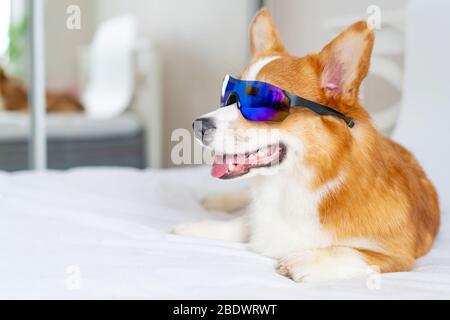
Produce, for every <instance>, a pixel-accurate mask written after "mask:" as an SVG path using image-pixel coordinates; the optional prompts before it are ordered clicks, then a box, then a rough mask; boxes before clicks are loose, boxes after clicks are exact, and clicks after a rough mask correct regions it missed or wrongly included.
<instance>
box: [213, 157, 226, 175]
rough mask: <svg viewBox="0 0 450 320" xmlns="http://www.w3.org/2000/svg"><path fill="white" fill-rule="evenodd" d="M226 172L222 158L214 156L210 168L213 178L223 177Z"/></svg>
mask: <svg viewBox="0 0 450 320" xmlns="http://www.w3.org/2000/svg"><path fill="white" fill-rule="evenodd" d="M227 172H228V165H227V163H226V161H224V157H223V156H215V157H214V161H213V164H212V168H211V175H212V176H213V177H214V178H220V177H222V176H224V175H225V174H226V173H227Z"/></svg>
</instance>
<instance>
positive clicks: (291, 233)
mask: <svg viewBox="0 0 450 320" xmlns="http://www.w3.org/2000/svg"><path fill="white" fill-rule="evenodd" d="M273 178H274V179H267V181H264V183H262V184H259V185H258V186H256V187H255V188H254V190H253V203H252V204H251V207H250V212H249V213H250V243H249V245H250V247H251V248H252V249H253V250H255V251H257V252H259V253H261V254H264V255H266V256H270V257H273V258H280V257H282V256H285V255H288V254H291V253H293V252H298V251H302V250H306V249H312V248H318V247H324V246H327V245H330V244H331V242H332V236H331V234H330V233H329V232H327V231H325V230H324V228H323V227H322V225H321V224H320V221H319V215H318V205H319V202H320V198H321V194H320V192H311V191H309V189H308V188H307V186H306V185H304V184H302V183H299V182H298V181H291V180H292V179H290V178H289V177H281V178H280V177H276V178H275V177H273Z"/></svg>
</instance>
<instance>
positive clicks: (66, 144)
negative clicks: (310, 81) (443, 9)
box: [0, 0, 407, 171]
mask: <svg viewBox="0 0 450 320" xmlns="http://www.w3.org/2000/svg"><path fill="white" fill-rule="evenodd" d="M31 1H32V0H31ZM372 4H373V1H365V0H358V1H357V0H345V1H326V0H314V1H313V0H277V1H270V0H269V1H257V0H228V1H218V0H186V1H177V0H164V1H163V0H126V1H125V0H46V1H44V38H45V42H44V46H43V47H44V53H45V54H44V57H45V68H44V71H45V87H46V89H47V92H48V94H47V99H46V101H47V108H48V111H49V112H48V114H47V117H46V128H47V130H46V138H47V142H48V146H47V149H48V150H47V164H48V167H49V168H55V169H66V168H72V167H78V166H131V167H136V168H146V167H154V168H160V167H171V166H173V163H172V161H171V159H170V153H171V148H172V146H173V145H174V142H172V141H171V134H172V132H173V130H174V129H177V128H186V129H188V130H189V129H190V126H191V123H192V120H193V119H194V118H195V117H196V116H198V115H201V114H203V113H206V112H208V111H211V110H213V109H214V108H216V107H217V106H218V103H219V95H220V86H221V81H222V79H223V76H224V75H225V74H227V73H230V74H235V75H237V74H238V73H239V72H240V70H241V69H242V68H243V67H244V66H245V64H246V63H247V62H248V59H249V44H248V25H249V22H250V21H251V19H252V17H253V15H254V14H255V12H256V11H257V10H258V9H259V8H260V7H262V6H267V7H268V8H269V9H270V10H271V11H272V13H273V15H274V19H275V22H276V24H277V26H278V29H279V32H280V35H281V37H282V39H283V41H284V43H285V45H286V47H287V49H288V50H289V51H290V53H291V54H295V55H300V56H301V55H305V54H307V53H311V52H317V51H319V50H320V49H321V47H322V46H324V45H325V44H326V43H327V42H328V41H329V40H330V39H331V38H332V37H333V36H335V35H336V34H337V33H339V32H340V31H341V30H342V29H344V28H345V27H346V26H347V25H349V24H351V23H353V22H355V21H356V20H361V19H363V20H367V19H368V17H369V16H371V15H373V14H380V18H381V29H380V30H377V33H376V47H375V50H374V59H373V62H372V67H371V71H370V75H369V77H368V79H367V80H366V81H365V83H364V89H363V92H362V99H363V100H364V104H365V105H366V107H367V108H368V109H369V111H370V112H371V114H372V116H373V117H374V120H375V122H376V124H377V126H378V127H379V128H380V129H381V130H382V131H383V132H384V133H386V134H390V133H391V132H392V130H393V128H394V127H395V120H396V117H397V114H398V110H399V107H400V101H401V88H402V77H403V57H404V46H403V41H404V24H405V23H404V17H403V11H404V9H405V7H406V4H407V1H406V0H391V1H387V0H378V1H377V3H376V7H373V6H371V5H372ZM29 7H30V0H0V65H1V68H2V70H4V72H3V73H2V76H1V78H0V170H7V171H15V170H24V169H27V168H29V154H28V150H29V149H28V144H29V138H30V125H29V123H30V112H29V111H28V108H27V104H26V102H24V99H26V92H27V88H28V87H29V86H28V83H29V80H28V79H29V61H30V59H29V51H30V50H29V47H28V42H29V41H28V40H29V38H28V36H27V34H28V33H27V30H29V27H30V16H29V11H30V10H29ZM377 8H378V9H380V10H381V11H379V12H378V11H377V10H378V9H377ZM43 63H44V62H43ZM24 95H25V96H24Z"/></svg>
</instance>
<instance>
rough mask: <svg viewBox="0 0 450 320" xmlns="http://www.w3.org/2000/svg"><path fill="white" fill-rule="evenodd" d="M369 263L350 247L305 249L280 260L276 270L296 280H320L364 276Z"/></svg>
mask: <svg viewBox="0 0 450 320" xmlns="http://www.w3.org/2000/svg"><path fill="white" fill-rule="evenodd" d="M368 271H369V265H368V264H367V263H366V262H365V261H364V259H363V258H362V257H361V255H360V253H359V252H358V251H356V250H355V249H352V248H346V247H328V248H321V249H313V250H305V251H303V252H300V253H296V254H293V255H290V256H287V257H285V258H284V259H281V260H280V263H279V265H278V272H279V273H281V274H282V275H284V276H288V277H290V278H292V280H294V281H297V282H321V281H329V280H338V279H350V278H357V277H364V276H365V275H367V272H368Z"/></svg>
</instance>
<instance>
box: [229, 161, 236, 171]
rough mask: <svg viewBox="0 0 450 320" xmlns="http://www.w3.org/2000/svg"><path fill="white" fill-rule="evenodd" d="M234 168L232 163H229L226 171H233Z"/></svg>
mask: <svg viewBox="0 0 450 320" xmlns="http://www.w3.org/2000/svg"><path fill="white" fill-rule="evenodd" d="M234 167H235V166H234V164H233V163H231V162H230V163H229V164H228V170H230V171H233V169H234Z"/></svg>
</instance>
